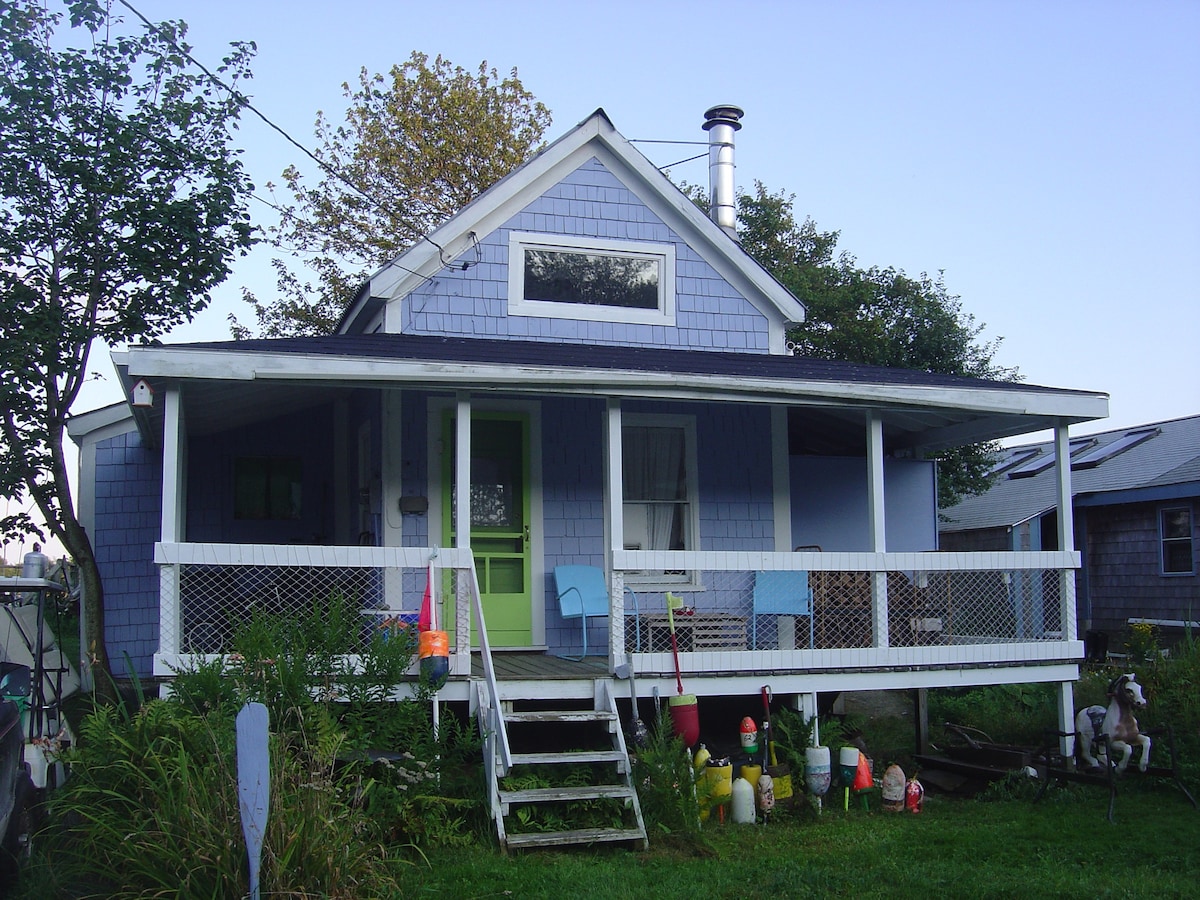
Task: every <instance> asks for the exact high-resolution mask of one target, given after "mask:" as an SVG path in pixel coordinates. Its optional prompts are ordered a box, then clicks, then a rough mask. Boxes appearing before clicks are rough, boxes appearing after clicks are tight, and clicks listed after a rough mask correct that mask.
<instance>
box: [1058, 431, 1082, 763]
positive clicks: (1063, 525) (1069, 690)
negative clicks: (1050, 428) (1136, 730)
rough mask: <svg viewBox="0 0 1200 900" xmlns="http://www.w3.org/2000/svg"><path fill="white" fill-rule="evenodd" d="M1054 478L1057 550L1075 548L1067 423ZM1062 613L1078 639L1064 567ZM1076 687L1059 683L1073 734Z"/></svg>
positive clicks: (1064, 748) (1067, 753)
mask: <svg viewBox="0 0 1200 900" xmlns="http://www.w3.org/2000/svg"><path fill="white" fill-rule="evenodd" d="M1054 481H1055V487H1056V489H1057V493H1058V549H1059V550H1063V551H1073V550H1074V549H1075V516H1074V503H1073V501H1072V497H1071V440H1070V436H1069V435H1068V433H1067V426H1066V425H1065V424H1063V423H1059V424H1058V425H1057V426H1056V427H1055V429H1054ZM1058 597H1059V601H1058V602H1059V604H1060V609H1059V614H1060V616H1061V625H1062V636H1063V640H1065V641H1073V640H1076V639H1077V638H1078V636H1079V628H1078V624H1077V621H1076V611H1075V570H1074V569H1063V570H1062V571H1061V572H1060V573H1059V581H1058ZM1074 699H1075V698H1074V688H1073V686H1072V684H1071V682H1069V681H1063V682H1061V683H1060V684H1059V686H1058V730H1059V731H1063V732H1067V733H1068V734H1073V733H1074V731H1075V707H1074ZM1074 750H1075V739H1074V738H1073V737H1067V738H1062V739H1061V740H1060V742H1059V752H1061V753H1062V755H1063V757H1064V758H1067V759H1070V758H1071V755H1072V754H1073V753H1074Z"/></svg>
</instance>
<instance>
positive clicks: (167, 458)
mask: <svg viewBox="0 0 1200 900" xmlns="http://www.w3.org/2000/svg"><path fill="white" fill-rule="evenodd" d="M162 451H163V475H162V522H161V526H160V529H161V536H160V541H161V542H162V543H164V544H175V543H178V542H180V541H182V540H183V539H184V533H183V523H184V518H183V510H184V503H185V497H184V494H185V488H186V484H187V478H186V474H187V437H186V430H185V427H184V420H183V396H182V394H181V393H180V390H179V388H177V387H175V388H168V389H167V390H166V391H165V392H164V394H163V448H162ZM158 578H159V589H158V605H159V609H158V649H159V652H160V653H168V654H169V653H178V652H179V649H180V636H181V633H182V630H183V617H182V611H181V610H180V604H179V566H177V565H173V566H172V565H167V566H160V568H159V570H158Z"/></svg>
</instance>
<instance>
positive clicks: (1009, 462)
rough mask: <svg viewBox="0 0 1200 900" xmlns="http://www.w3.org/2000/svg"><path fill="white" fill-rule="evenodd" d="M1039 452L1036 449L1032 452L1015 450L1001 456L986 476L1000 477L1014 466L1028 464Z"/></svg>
mask: <svg viewBox="0 0 1200 900" xmlns="http://www.w3.org/2000/svg"><path fill="white" fill-rule="evenodd" d="M1041 452H1042V451H1040V450H1038V449H1037V448H1034V449H1032V450H1030V449H1025V450H1016V451H1014V452H1013V453H1011V454H1007V455H1005V456H1002V457H1000V459H999V460H997V462H996V464H995V465H994V466H992V468H991V470H990V471H989V472H988V475H991V476H996V475H1002V474H1004V473H1005V472H1007V471H1008V470H1009V469H1011V468H1013V467H1015V466H1019V465H1022V464H1023V463H1027V462H1029V461H1030V460H1031V459H1033V458H1034V457H1035V456H1037V455H1038V454H1039V453H1041Z"/></svg>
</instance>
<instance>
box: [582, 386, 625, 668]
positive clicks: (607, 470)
mask: <svg viewBox="0 0 1200 900" xmlns="http://www.w3.org/2000/svg"><path fill="white" fill-rule="evenodd" d="M604 437H605V441H604V447H605V454H604V456H605V466H604V482H605V484H604V495H605V498H606V503H605V504H604V518H605V529H606V531H607V533H608V538H609V552H608V554H607V557H608V558H607V559H606V560H605V564H604V568H605V569H607V570H608V583H609V592H610V593H609V602H608V608H609V615H608V669H609V671H610V672H612V671H615V670H616V666H618V665H619V664H620V662H621V661H622V660H623V659H624V658H625V573H624V572H618V571H617V570H616V569H614V568H613V565H612V560H613V553H614V552H615V551H617V550H623V549H624V548H625V505H624V498H625V482H624V476H623V468H622V445H621V401H620V400H618V399H616V398H611V397H610V398H609V400H608V405H607V407H606V409H605V416H604ZM584 627H585V628H586V627H587V620H586V619H585V620H584Z"/></svg>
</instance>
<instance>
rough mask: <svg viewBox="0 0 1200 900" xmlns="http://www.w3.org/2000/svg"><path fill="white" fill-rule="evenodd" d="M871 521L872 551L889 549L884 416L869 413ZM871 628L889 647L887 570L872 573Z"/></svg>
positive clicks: (878, 641) (880, 643) (880, 644)
mask: <svg viewBox="0 0 1200 900" xmlns="http://www.w3.org/2000/svg"><path fill="white" fill-rule="evenodd" d="M867 521H868V526H869V531H870V534H869V537H868V540H869V541H870V545H871V552H872V553H885V552H887V529H886V520H885V516H884V494H883V418H882V417H881V416H880V414H879V413H878V412H876V411H875V410H871V411H870V412H868V413H867ZM871 631H872V633H873V634H874V637H875V646H876V647H886V646H888V603H887V572H875V573H873V574H872V575H871Z"/></svg>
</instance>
